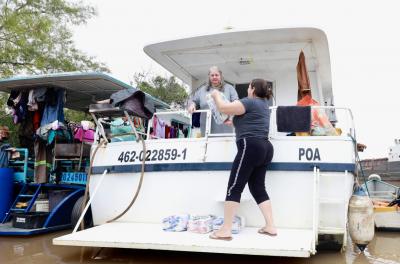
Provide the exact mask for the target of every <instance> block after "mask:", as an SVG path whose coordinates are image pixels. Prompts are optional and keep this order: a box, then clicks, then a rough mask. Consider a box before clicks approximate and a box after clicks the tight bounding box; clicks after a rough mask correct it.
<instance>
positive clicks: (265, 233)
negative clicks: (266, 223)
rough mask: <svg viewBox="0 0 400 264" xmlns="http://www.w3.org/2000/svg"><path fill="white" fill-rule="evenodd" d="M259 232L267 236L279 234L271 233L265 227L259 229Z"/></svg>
mask: <svg viewBox="0 0 400 264" xmlns="http://www.w3.org/2000/svg"><path fill="white" fill-rule="evenodd" d="M258 233H260V234H263V235H267V236H277V235H278V233H270V232H268V231H265V230H264V228H260V229H258Z"/></svg>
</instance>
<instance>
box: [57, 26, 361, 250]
mask: <svg viewBox="0 0 400 264" xmlns="http://www.w3.org/2000/svg"><path fill="white" fill-rule="evenodd" d="M144 50H145V52H146V53H147V54H148V55H149V56H150V57H152V58H153V59H154V60H156V61H157V62H158V63H160V64H161V65H162V66H163V67H165V68H166V69H167V70H169V71H170V72H171V73H173V74H174V75H175V76H177V77H178V78H180V79H182V80H183V81H184V82H185V83H187V84H189V85H190V86H191V87H193V88H196V87H199V86H200V85H201V84H202V82H203V81H204V80H206V79H207V69H208V68H209V66H211V65H217V66H219V67H220V68H221V70H222V72H223V74H224V78H225V80H226V81H227V82H229V83H232V84H233V85H235V87H236V89H237V90H238V92H239V94H240V93H241V91H243V89H246V88H247V86H248V82H249V81H250V80H251V79H252V78H255V77H262V78H265V79H268V80H270V81H271V83H272V84H273V89H274V94H275V98H274V101H275V106H274V107H272V118H271V124H270V134H269V137H270V140H271V142H272V144H273V145H274V149H275V154H274V158H273V161H272V164H271V165H270V167H269V170H268V172H267V176H266V187H267V191H268V193H269V196H270V197H271V200H272V204H273V213H274V218H275V222H276V225H277V227H278V236H277V237H267V236H263V235H260V234H258V233H257V229H258V228H259V227H261V226H262V225H263V217H262V215H261V213H260V212H259V210H258V207H257V205H256V203H255V202H254V201H253V200H252V197H251V195H250V194H249V191H248V190H247V189H245V192H244V194H243V195H242V201H241V205H240V210H239V212H238V214H239V215H241V216H243V217H244V218H245V220H246V226H245V228H244V229H243V230H242V231H241V232H240V233H239V234H237V235H234V239H233V240H232V241H230V242H226V241H216V240H211V239H209V237H208V234H203V235H200V234H195V233H190V232H165V231H163V229H162V224H161V221H162V219H163V218H164V217H166V216H169V215H174V214H179V213H189V214H214V215H219V216H222V215H223V203H224V198H225V190H226V184H227V182H228V177H229V173H230V166H231V163H232V161H233V159H234V156H235V154H236V145H235V138H234V135H233V134H232V135H228V134H224V135H218V134H211V133H210V132H209V131H210V123H211V122H210V118H211V117H210V113H209V112H208V119H207V128H206V134H205V136H204V137H200V138H197V137H195V138H194V137H190V138H176V139H151V137H150V136H149V131H148V134H147V137H146V140H145V147H146V157H147V159H146V165H145V169H144V171H145V172H144V179H143V184H142V186H141V189H140V193H139V195H138V198H137V200H136V201H135V203H134V204H133V206H132V207H131V208H130V209H129V210H128V211H127V212H126V213H125V214H124V215H123V216H122V217H121V218H119V219H118V220H116V221H113V222H108V221H109V220H111V219H113V218H114V217H116V216H117V215H119V214H120V213H121V212H123V211H124V210H125V209H126V208H127V206H128V205H129V203H130V202H131V200H132V198H133V195H134V194H135V192H136V190H137V188H138V184H139V182H140V179H141V173H140V171H141V166H142V165H141V164H142V163H141V160H143V156H144V154H143V145H142V143H140V142H139V143H138V142H134V141H132V142H116V143H108V144H107V145H106V146H101V147H100V148H99V149H98V152H97V153H96V156H95V158H94V161H93V162H94V164H93V170H92V176H91V179H90V193H91V201H90V202H91V210H92V214H93V221H94V225H95V226H94V227H92V228H89V229H86V230H83V231H78V232H73V233H71V234H68V235H65V236H62V237H58V238H55V239H54V240H53V243H54V244H56V245H67V246H85V247H119V248H139V249H157V250H176V251H193V252H214V253H230V254H250V255H272V256H294V257H309V256H310V255H312V254H315V253H316V246H317V245H318V241H319V238H320V237H322V236H324V235H327V234H328V235H330V236H329V237H332V238H333V239H335V240H338V241H339V243H343V246H345V243H346V240H347V239H346V236H347V230H346V223H347V212H348V201H349V198H350V196H351V194H352V188H353V183H354V177H355V170H356V155H355V149H356V147H355V144H356V143H355V130H354V126H353V120H352V115H351V111H350V110H349V109H347V108H339V107H335V106H332V104H333V91H332V77H331V65H330V57H329V50H328V41H327V37H326V35H325V33H324V32H323V31H321V30H319V29H315V28H292V29H271V30H258V31H244V32H229V33H222V34H215V35H206V36H198V37H193V38H187V39H180V40H173V41H167V42H162V43H157V44H153V45H149V46H146V47H145V49H144ZM301 50H303V51H304V53H305V56H306V59H307V66H308V74H309V76H310V80H311V86H312V93H313V97H314V99H316V100H317V101H319V102H321V105H322V106H321V108H324V109H325V111H327V112H328V113H329V114H330V116H331V118H332V121H338V122H337V127H340V128H341V130H342V131H343V133H342V134H341V135H340V136H303V137H300V136H287V133H282V132H278V131H277V126H276V112H277V111H276V109H277V107H278V106H283V105H295V104H296V102H297V78H296V64H297V61H298V56H299V53H300V51H301ZM315 108H317V107H315ZM93 114H94V115H97V118H99V115H98V114H99V112H95V111H94V112H93ZM103 114H104V113H103ZM157 115H158V116H159V117H160V118H163V119H164V120H166V121H168V120H171V119H176V118H179V120H180V121H181V122H183V123H187V124H190V122H191V120H190V119H191V117H190V116H189V115H188V114H187V113H186V112H185V111H182V112H166V113H165V112H157ZM150 123H151V122H150ZM98 130H99V133H98V136H99V138H100V137H101V134H103V133H100V132H102V130H101V127H100V129H98ZM94 147H95V146H94Z"/></svg>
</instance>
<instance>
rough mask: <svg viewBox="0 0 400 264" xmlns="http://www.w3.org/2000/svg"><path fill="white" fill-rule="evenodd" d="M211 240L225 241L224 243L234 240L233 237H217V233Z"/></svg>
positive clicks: (212, 235)
mask: <svg viewBox="0 0 400 264" xmlns="http://www.w3.org/2000/svg"><path fill="white" fill-rule="evenodd" d="M209 237H210V238H211V239H216V240H224V241H231V240H232V239H233V238H232V237H231V236H229V237H221V236H217V235H216V234H215V232H213V233H212V234H211V235H210V236H209Z"/></svg>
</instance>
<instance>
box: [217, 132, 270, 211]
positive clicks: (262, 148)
mask: <svg viewBox="0 0 400 264" xmlns="http://www.w3.org/2000/svg"><path fill="white" fill-rule="evenodd" d="M236 145H237V149H238V152H237V154H236V157H235V160H234V161H233V164H232V169H231V175H230V177H229V182H228V190H227V194H226V199H225V200H226V201H233V202H238V203H239V202H240V197H241V195H242V192H243V189H244V187H245V186H246V183H248V184H249V189H250V192H251V195H252V196H253V197H254V199H255V200H256V202H257V204H260V203H262V202H265V201H267V200H269V196H268V194H267V191H266V190H265V173H266V172H267V166H268V164H270V163H271V160H272V157H273V156H274V147H273V146H272V144H271V142H269V140H268V139H263V138H254V137H250V138H243V139H239V140H238V141H237V142H236Z"/></svg>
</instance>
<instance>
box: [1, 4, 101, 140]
mask: <svg viewBox="0 0 400 264" xmlns="http://www.w3.org/2000/svg"><path fill="white" fill-rule="evenodd" d="M94 15H96V11H95V10H94V8H93V7H91V6H86V5H83V4H82V3H81V2H78V1H74V0H0V78H5V77H10V76H12V75H16V74H40V73H55V72H66V71H83V72H84V71H103V72H109V70H108V69H107V68H106V66H105V65H104V64H103V63H99V62H96V61H95V59H94V58H93V57H90V56H88V55H86V54H84V53H82V52H81V51H79V50H78V49H76V48H75V46H74V43H73V40H72V29H71V26H79V25H82V24H85V23H86V21H87V20H88V19H90V18H91V17H93V16H94ZM7 98H8V94H3V93H0V125H6V126H8V127H9V129H10V132H11V133H10V140H9V141H10V143H11V144H12V145H14V146H18V145H19V143H18V127H19V126H18V125H14V124H13V122H12V118H11V117H10V116H8V115H6V114H5V107H6V101H7ZM65 115H66V118H67V119H69V120H73V121H77V122H78V121H80V120H82V119H85V118H86V116H85V115H84V114H83V113H77V112H75V111H72V110H66V111H65Z"/></svg>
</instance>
